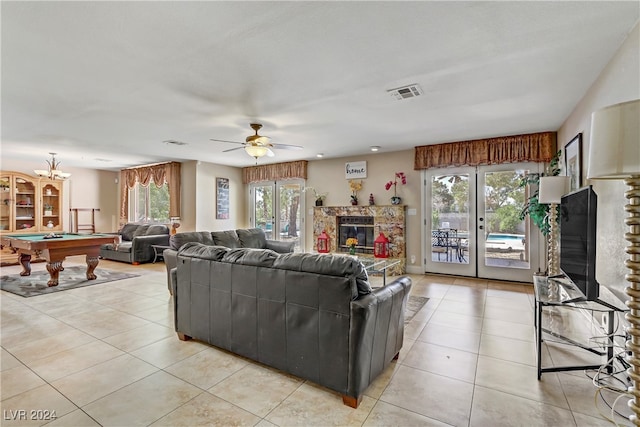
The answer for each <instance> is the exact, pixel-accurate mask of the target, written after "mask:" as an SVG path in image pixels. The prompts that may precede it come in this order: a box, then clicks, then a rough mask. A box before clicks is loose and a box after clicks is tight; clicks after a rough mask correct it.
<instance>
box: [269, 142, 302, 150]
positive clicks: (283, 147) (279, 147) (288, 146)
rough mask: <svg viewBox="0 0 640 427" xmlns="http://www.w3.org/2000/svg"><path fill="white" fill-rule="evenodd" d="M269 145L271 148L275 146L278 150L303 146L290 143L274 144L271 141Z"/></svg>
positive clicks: (298, 148)
mask: <svg viewBox="0 0 640 427" xmlns="http://www.w3.org/2000/svg"><path fill="white" fill-rule="evenodd" d="M271 146H272V147H273V148H277V149H280V150H302V148H303V147H301V146H299V145H290V144H274V143H271Z"/></svg>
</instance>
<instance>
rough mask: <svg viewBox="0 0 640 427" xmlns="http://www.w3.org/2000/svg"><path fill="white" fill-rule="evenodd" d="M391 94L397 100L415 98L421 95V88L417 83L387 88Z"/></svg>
mask: <svg viewBox="0 0 640 427" xmlns="http://www.w3.org/2000/svg"><path fill="white" fill-rule="evenodd" d="M387 92H389V94H391V96H393V97H394V98H395V99H397V100H403V99H408V98H415V97H416V96H420V95H422V88H421V87H420V86H419V85H418V84H415V83H414V84H411V85H407V86H402V87H398V88H395V89H389V90H387Z"/></svg>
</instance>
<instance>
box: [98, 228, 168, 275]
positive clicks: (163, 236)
mask: <svg viewBox="0 0 640 427" xmlns="http://www.w3.org/2000/svg"><path fill="white" fill-rule="evenodd" d="M118 234H119V235H120V243H118V244H112V243H109V244H106V245H102V246H100V257H101V258H104V259H109V260H113V261H122V262H128V263H131V264H135V265H137V264H142V263H145V262H150V261H153V258H154V252H153V248H152V247H151V245H160V246H169V227H167V226H166V225H163V224H138V223H133V222H130V223H127V224H125V225H124V226H123V227H122V228H121V229H120V231H119V232H118Z"/></svg>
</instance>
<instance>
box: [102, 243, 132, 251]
mask: <svg viewBox="0 0 640 427" xmlns="http://www.w3.org/2000/svg"><path fill="white" fill-rule="evenodd" d="M132 246H133V243H131V242H130V241H126V242H125V241H123V242H122V243H120V244H117V245H114V244H113V243H107V244H104V245H100V249H104V250H107V251H116V252H131V247H132Z"/></svg>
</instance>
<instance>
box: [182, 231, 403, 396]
mask: <svg viewBox="0 0 640 427" xmlns="http://www.w3.org/2000/svg"><path fill="white" fill-rule="evenodd" d="M171 286H172V287H173V299H174V310H175V330H176V332H177V334H178V337H179V338H180V339H181V340H187V339H190V338H194V339H197V340H200V341H204V342H206V343H209V344H212V345H214V346H216V347H220V348H223V349H226V350H228V351H231V352H234V353H237V354H239V355H241V356H244V357H247V358H250V359H253V360H255V361H257V362H260V363H263V364H265V365H268V366H271V367H274V368H276V369H280V370H282V371H284V372H287V373H289V374H292V375H295V376H298V377H301V378H303V379H307V380H310V381H313V382H315V383H317V384H319V385H321V386H324V387H327V388H329V389H331V390H334V391H337V392H338V393H340V394H341V395H342V398H343V402H344V403H345V404H346V405H349V406H352V407H354V408H355V407H357V406H358V404H359V402H360V400H361V398H362V394H363V392H364V390H365V389H366V388H367V387H368V386H369V385H370V384H371V382H373V380H374V379H375V378H376V377H377V376H378V375H380V373H382V372H383V371H384V370H385V368H386V367H387V366H389V364H390V363H391V362H392V360H393V359H395V358H397V356H398V354H399V351H400V349H401V348H402V343H403V335H404V311H405V307H406V304H407V298H408V295H409V291H410V289H411V279H409V278H408V277H400V278H398V279H396V280H394V281H393V282H391V283H389V284H388V285H387V286H385V287H382V288H377V289H371V286H370V284H369V281H368V277H367V273H366V270H365V269H364V266H363V265H362V264H361V263H360V262H359V261H358V260H357V259H354V258H351V257H347V256H339V255H331V254H309V253H289V254H278V253H276V252H274V251H271V250H268V249H229V248H224V247H221V246H209V245H203V244H200V243H187V244H185V245H184V246H182V247H181V248H180V250H179V251H178V254H177V267H176V268H174V269H173V270H172V271H171Z"/></svg>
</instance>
